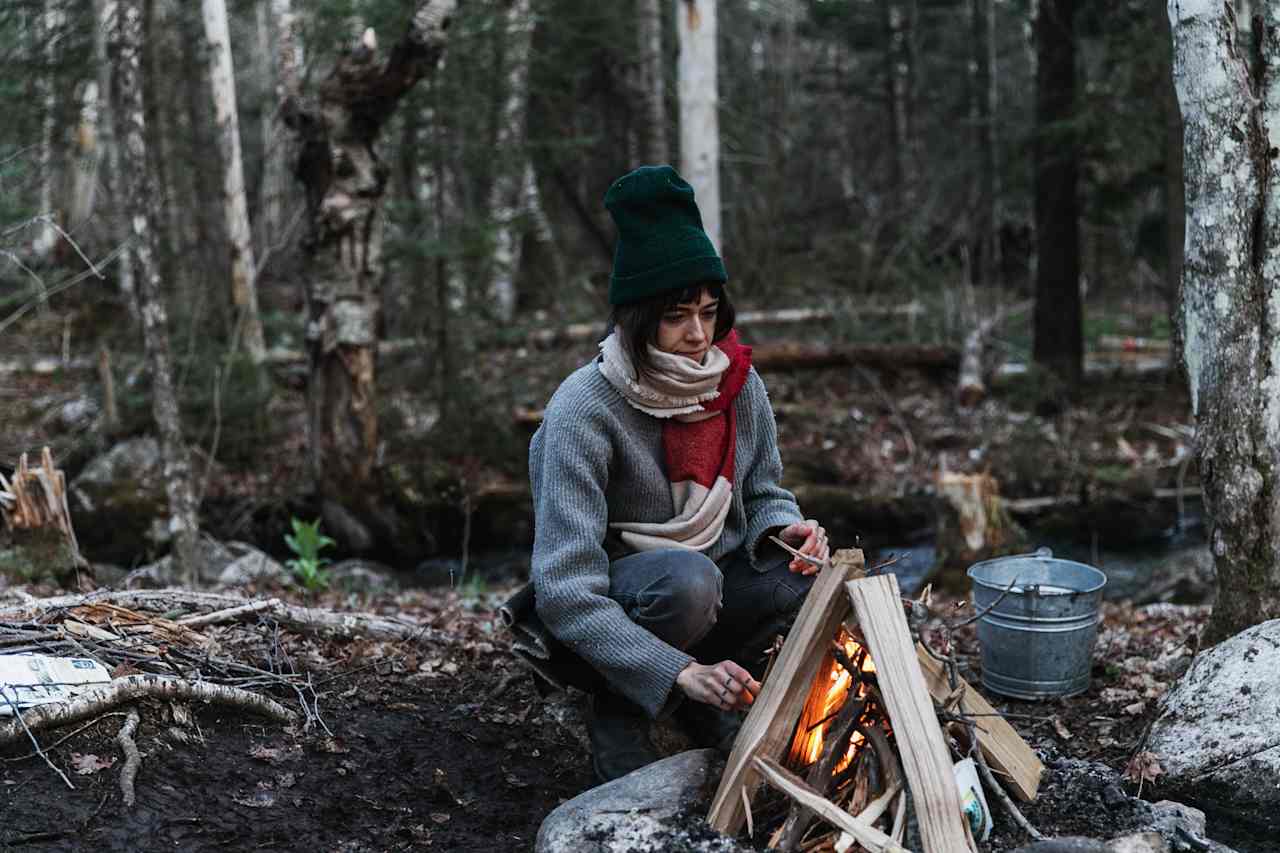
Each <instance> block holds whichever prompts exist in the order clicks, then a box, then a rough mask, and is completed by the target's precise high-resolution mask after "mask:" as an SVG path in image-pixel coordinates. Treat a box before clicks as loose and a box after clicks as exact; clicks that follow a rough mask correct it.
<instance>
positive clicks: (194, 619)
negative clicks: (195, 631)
mask: <svg viewBox="0 0 1280 853" xmlns="http://www.w3.org/2000/svg"><path fill="white" fill-rule="evenodd" d="M279 604H280V599H278V598H266V599H262V600H260V601H251V602H249V603H248V604H241V605H238V606H236V607H228V608H226V609H225V610H215V611H213V612H212V613H202V614H199V615H197V616H184V617H183V618H181V619H179V620H178V624H179V625H183V626H185V627H187V628H203V627H206V626H209V625H218V624H221V623H223V622H233V621H235V620H236V619H239V618H240V617H241V616H248V615H249V614H250V613H258V612H260V611H263V610H271V609H273V608H275V607H276V606H277V605H279Z"/></svg>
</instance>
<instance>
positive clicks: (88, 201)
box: [67, 80, 102, 229]
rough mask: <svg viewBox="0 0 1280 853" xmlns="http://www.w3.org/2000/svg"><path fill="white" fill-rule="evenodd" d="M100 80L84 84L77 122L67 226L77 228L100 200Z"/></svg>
mask: <svg viewBox="0 0 1280 853" xmlns="http://www.w3.org/2000/svg"><path fill="white" fill-rule="evenodd" d="M99 101H100V99H99V90H98V82H97V81H96V80H88V81H86V82H85V83H83V84H82V85H81V87H80V120H79V122H78V123H77V124H76V136H75V143H74V150H75V163H74V168H73V169H72V172H71V175H72V178H71V198H70V200H69V203H68V204H67V211H68V213H67V227H68V229H75V228H78V227H79V226H81V225H83V224H84V223H85V222H87V221H88V220H89V217H90V216H92V215H93V206H94V202H95V201H96V200H97V190H98V166H99V164H100V163H101V162H102V145H101V140H100V138H99V135H98V122H99V120H100V116H101V112H100V109H99V107H100V103H99Z"/></svg>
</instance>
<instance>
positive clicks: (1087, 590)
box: [965, 554, 1107, 595]
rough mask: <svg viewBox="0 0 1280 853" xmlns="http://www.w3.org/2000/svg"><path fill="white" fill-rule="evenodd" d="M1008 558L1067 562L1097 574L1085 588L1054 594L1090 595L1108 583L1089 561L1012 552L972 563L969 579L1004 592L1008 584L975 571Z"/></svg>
mask: <svg viewBox="0 0 1280 853" xmlns="http://www.w3.org/2000/svg"><path fill="white" fill-rule="evenodd" d="M1006 560H1039V561H1040V562H1042V563H1066V564H1069V565H1072V566H1078V567H1079V568H1082V569H1084V570H1085V571H1086V572H1091V573H1092V574H1093V575H1094V576H1095V581H1094V583H1093V584H1092V585H1090V586H1088V587H1086V588H1085V589H1073V590H1071V591H1070V592H1069V593H1065V592H1064V593H1050V594H1052V595H1088V594H1090V593H1094V592H1097V591H1098V590H1100V589H1102V588H1103V587H1105V586H1106V585H1107V576H1106V574H1105V573H1104V572H1103V571H1102V570H1101V569H1099V568H1097V567H1096V566H1091V565H1089V564H1088V563H1081V562H1079V561H1078V560H1063V559H1060V558H1058V557H1051V556H1045V555H1040V554H1010V555H1008V556H1005V557H992V558H990V559H988V560H980V561H979V562H977V563H974V564H973V565H971V566H970V567H969V568H968V569H967V570H966V571H965V574H966V575H968V576H969V580H970V581H971V582H972V583H973V584H974V585H975V586H981V587H984V588H985V589H992V590H996V591H997V592H1004V588H1005V586H1007V584H994V583H991V582H990V581H986V580H983V579H982V578H979V577H977V576H976V575H975V574H974V572H975V571H976V570H977V569H980V568H982V567H983V566H989V565H991V564H993V563H1002V562H1005V561H1006Z"/></svg>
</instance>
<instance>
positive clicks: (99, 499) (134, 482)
mask: <svg viewBox="0 0 1280 853" xmlns="http://www.w3.org/2000/svg"><path fill="white" fill-rule="evenodd" d="M68 493H69V494H68V504H69V507H70V509H71V519H72V524H74V525H75V530H76V536H77V538H78V539H79V541H80V550H81V551H82V552H83V553H84V554H85V556H87V557H89V558H90V559H93V560H103V561H106V562H115V563H122V564H124V565H131V564H135V563H137V562H138V558H139V557H140V556H142V555H146V554H155V553H157V552H159V551H162V550H163V548H162V547H161V546H163V545H166V544H167V542H168V538H169V533H168V526H167V525H166V524H165V519H166V517H167V516H168V507H169V500H168V497H167V496H166V494H165V488H164V466H163V463H162V460H161V457H160V445H159V443H157V442H156V440H155V439H154V438H150V437H145V438H132V439H129V440H128V441H124V442H121V443H120V444H117V445H116V446H115V447H113V448H111V449H110V450H108V451H107V452H106V453H104V454H102V455H101V456H97V457H95V458H94V459H92V460H91V461H90V462H89V464H88V465H86V466H85V467H84V470H83V471H81V472H80V475H79V476H78V477H76V478H75V479H74V480H73V481H72V482H71V486H70V488H69V489H68Z"/></svg>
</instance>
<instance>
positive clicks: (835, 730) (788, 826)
mask: <svg viewBox="0 0 1280 853" xmlns="http://www.w3.org/2000/svg"><path fill="white" fill-rule="evenodd" d="M856 684H857V682H856V681H855V682H854V685H856ZM864 707H866V702H865V700H862V699H859V698H858V697H856V696H855V695H854V693H853V691H852V690H850V692H849V693H848V695H847V696H846V698H845V701H844V704H843V705H842V706H841V707H840V710H839V711H838V712H837V713H836V716H835V718H834V719H833V720H832V721H831V723H830V725H829V726H827V729H826V733H825V736H824V739H823V745H822V754H821V755H820V756H819V758H818V760H817V762H816V763H815V764H814V765H813V767H811V768H810V769H809V775H808V778H807V779H806V780H805V781H806V782H807V783H808V784H809V787H811V788H813V789H814V790H815V791H823V792H829V790H830V782H831V776H832V772H833V771H834V770H835V768H836V764H837V763H838V762H839V761H840V759H841V758H843V757H844V755H845V753H847V752H848V751H849V739H850V738H851V737H852V736H853V733H854V731H855V729H856V728H857V725H858V719H859V718H860V717H861V716H862V710H863V708H864ZM812 820H813V812H811V811H809V810H808V809H806V808H804V807H803V806H801V805H800V804H799V803H792V806H791V812H790V814H788V815H787V819H786V822H784V823H783V825H782V829H781V830H780V832H779V834H778V835H777V836H776V838H775V840H774V841H773V842H772V843H771V845H770V846H772V847H776V848H777V849H779V850H782V851H789V850H794V849H795V848H796V846H797V845H798V844H799V843H800V839H801V838H803V837H804V834H805V831H806V830H808V828H809V824H810V823H811V822H812Z"/></svg>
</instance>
